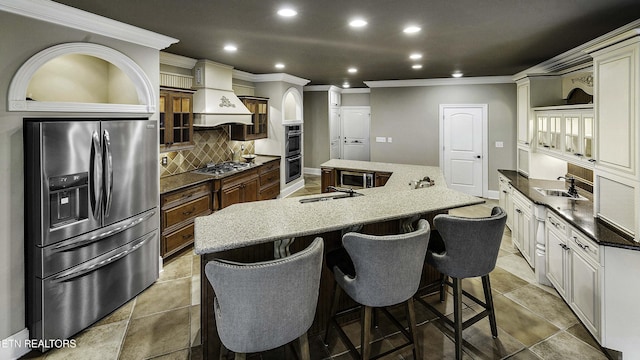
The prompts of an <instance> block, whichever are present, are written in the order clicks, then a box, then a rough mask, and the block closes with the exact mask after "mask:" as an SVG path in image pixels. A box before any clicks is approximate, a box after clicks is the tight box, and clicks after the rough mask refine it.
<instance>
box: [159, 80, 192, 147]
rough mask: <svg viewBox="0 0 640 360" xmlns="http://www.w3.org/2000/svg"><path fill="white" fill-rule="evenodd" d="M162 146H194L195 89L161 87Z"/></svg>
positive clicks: (160, 125)
mask: <svg viewBox="0 0 640 360" xmlns="http://www.w3.org/2000/svg"><path fill="white" fill-rule="evenodd" d="M158 107H159V113H160V124H159V127H160V136H159V141H160V148H161V149H166V150H168V149H172V150H173V149H178V148H181V147H186V146H193V144H194V142H193V91H190V90H175V89H172V90H170V89H166V88H162V89H160V102H159V104H158Z"/></svg>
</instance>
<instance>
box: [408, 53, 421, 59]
mask: <svg viewBox="0 0 640 360" xmlns="http://www.w3.org/2000/svg"><path fill="white" fill-rule="evenodd" d="M409 59H411V60H419V59H422V54H418V53H414V54H411V55H409Z"/></svg>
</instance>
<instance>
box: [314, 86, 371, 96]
mask: <svg viewBox="0 0 640 360" xmlns="http://www.w3.org/2000/svg"><path fill="white" fill-rule="evenodd" d="M302 90H303V91H337V92H339V93H341V94H342V93H344V92H346V90H356V89H343V88H340V87H337V86H335V85H309V86H305V87H304V88H303V89H302ZM367 90H369V89H367ZM353 92H356V91H353Z"/></svg>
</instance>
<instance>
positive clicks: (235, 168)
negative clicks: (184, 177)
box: [194, 161, 255, 175]
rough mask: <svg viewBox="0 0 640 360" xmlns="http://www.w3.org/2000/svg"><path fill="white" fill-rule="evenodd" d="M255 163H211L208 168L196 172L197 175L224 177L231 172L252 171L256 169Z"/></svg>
mask: <svg viewBox="0 0 640 360" xmlns="http://www.w3.org/2000/svg"><path fill="white" fill-rule="evenodd" d="M254 166H255V164H253V163H237V162H231V161H226V162H222V163H217V164H216V163H209V164H207V166H205V167H203V168H200V169H197V170H194V172H195V173H198V174H207V175H224V174H228V173H231V172H239V171H243V170H247V169H250V168H252V167H254Z"/></svg>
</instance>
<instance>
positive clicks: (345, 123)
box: [340, 106, 371, 161]
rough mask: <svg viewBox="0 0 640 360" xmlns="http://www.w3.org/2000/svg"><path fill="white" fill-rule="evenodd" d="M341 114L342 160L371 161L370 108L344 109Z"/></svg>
mask: <svg viewBox="0 0 640 360" xmlns="http://www.w3.org/2000/svg"><path fill="white" fill-rule="evenodd" d="M340 112H341V116H340V119H341V121H340V122H341V125H342V126H341V128H342V131H341V136H342V159H346V160H362V161H369V159H370V156H369V155H370V154H369V127H370V121H371V115H370V114H371V111H370V108H369V107H368V106H357V107H356V106H354V107H342V108H341V110H340Z"/></svg>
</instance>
